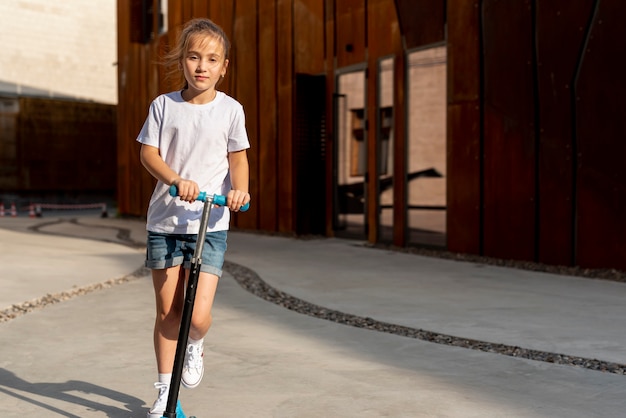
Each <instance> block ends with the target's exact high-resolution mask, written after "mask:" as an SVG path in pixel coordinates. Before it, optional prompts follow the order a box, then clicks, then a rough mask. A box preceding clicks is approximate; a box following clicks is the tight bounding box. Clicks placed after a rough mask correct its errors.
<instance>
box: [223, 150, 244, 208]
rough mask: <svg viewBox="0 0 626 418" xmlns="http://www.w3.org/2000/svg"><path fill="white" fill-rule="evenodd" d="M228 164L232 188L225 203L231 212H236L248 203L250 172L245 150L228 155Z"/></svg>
mask: <svg viewBox="0 0 626 418" xmlns="http://www.w3.org/2000/svg"><path fill="white" fill-rule="evenodd" d="M228 164H229V165H230V181H231V183H232V187H233V188H232V190H231V191H230V192H228V196H227V199H226V203H227V204H228V207H229V208H230V209H231V210H234V211H238V210H239V208H241V207H242V206H243V205H245V204H246V203H248V202H249V201H250V194H249V193H248V187H249V180H250V170H249V166H248V154H247V152H246V150H242V151H236V152H230V153H228Z"/></svg>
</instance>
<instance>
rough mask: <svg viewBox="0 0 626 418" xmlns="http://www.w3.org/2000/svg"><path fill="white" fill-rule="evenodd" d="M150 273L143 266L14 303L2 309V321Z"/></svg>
mask: <svg viewBox="0 0 626 418" xmlns="http://www.w3.org/2000/svg"><path fill="white" fill-rule="evenodd" d="M149 274H150V270H148V269H147V268H145V267H141V268H139V269H137V270H135V271H134V272H132V273H131V274H128V275H126V276H124V277H120V278H117V279H110V280H106V281H104V282H102V283H94V284H92V285H89V286H83V287H78V288H75V289H72V290H68V291H65V292H60V293H54V294H50V293H48V294H47V295H45V296H43V297H40V298H37V299H33V300H29V301H27V302H23V303H20V304H16V305H12V306H11V307H9V308H7V309H4V310H2V311H0V323H2V322H8V321H10V320H12V319H15V318H17V317H19V316H22V315H26V314H27V313H29V312H32V311H34V310H38V309H43V308H45V307H48V306H50V305H54V304H57V303H61V302H65V301H67V300H70V299H74V298H76V297H78V296H83V295H86V294H88V293H92V292H95V291H98V290H103V289H109V288H111V287H113V286H118V285H120V284H124V283H128V282H130V281H133V280H136V279H138V278H140V277H145V276H147V275H149Z"/></svg>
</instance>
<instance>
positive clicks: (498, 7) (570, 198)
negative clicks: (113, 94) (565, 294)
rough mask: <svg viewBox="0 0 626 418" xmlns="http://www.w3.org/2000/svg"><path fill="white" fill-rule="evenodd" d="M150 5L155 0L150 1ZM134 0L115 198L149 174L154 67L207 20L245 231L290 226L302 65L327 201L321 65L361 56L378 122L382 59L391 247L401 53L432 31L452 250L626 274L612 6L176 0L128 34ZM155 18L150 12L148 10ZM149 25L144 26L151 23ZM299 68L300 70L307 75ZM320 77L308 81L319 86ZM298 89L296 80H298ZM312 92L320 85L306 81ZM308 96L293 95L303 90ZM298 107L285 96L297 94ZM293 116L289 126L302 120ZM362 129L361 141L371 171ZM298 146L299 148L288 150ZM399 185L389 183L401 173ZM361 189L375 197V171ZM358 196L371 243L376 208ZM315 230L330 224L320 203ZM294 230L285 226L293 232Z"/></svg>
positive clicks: (147, 181)
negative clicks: (144, 139)
mask: <svg viewBox="0 0 626 418" xmlns="http://www.w3.org/2000/svg"><path fill="white" fill-rule="evenodd" d="M154 3H155V5H156V3H157V1H156V0H154ZM130 5H131V0H118V14H119V37H118V42H119V76H120V83H119V86H120V87H119V88H120V92H119V97H120V104H119V112H118V115H119V121H118V122H119V125H118V126H119V128H118V141H119V142H118V170H119V171H118V174H119V176H118V178H119V182H118V202H119V207H120V210H121V212H122V213H126V214H133V215H139V216H141V215H143V214H144V213H145V209H146V206H147V201H148V197H149V195H150V193H151V190H152V187H153V179H151V177H150V176H149V175H148V174H147V173H146V172H145V170H144V169H143V168H142V167H141V166H140V164H139V159H138V150H139V147H138V145H137V144H136V143H135V137H136V135H137V133H138V132H139V129H140V128H141V124H142V122H143V120H144V118H145V115H146V113H147V109H148V105H149V102H150V100H151V99H152V98H154V97H155V96H156V95H157V94H159V93H161V92H165V91H169V90H171V89H172V88H173V85H172V84H171V83H170V82H169V81H167V80H166V79H165V78H164V75H163V69H160V68H159V66H158V65H155V62H156V61H158V57H159V55H160V53H162V52H163V51H164V50H165V49H166V48H167V47H168V45H169V44H170V43H171V42H173V41H174V39H175V38H176V36H177V35H178V28H179V27H180V25H181V24H182V23H184V22H185V21H187V20H188V19H189V18H191V17H198V16H208V17H210V18H212V19H213V20H215V21H216V22H217V23H219V24H220V25H221V26H222V27H224V29H225V30H226V33H227V34H228V35H229V37H230V38H231V40H232V42H233V50H232V51H231V63H230V66H229V71H228V75H227V76H226V80H225V81H224V83H223V84H222V85H221V86H220V88H221V89H223V90H225V91H226V92H227V93H228V94H231V95H233V96H234V97H235V98H236V99H238V100H239V101H241V102H242V103H243V105H244V107H245V110H246V116H247V122H248V123H247V125H248V130H249V133H250V139H251V141H252V149H251V150H250V152H249V158H250V167H251V192H252V195H253V197H254V198H255V200H256V204H253V209H252V210H251V211H250V212H249V213H247V214H246V215H245V216H238V217H237V218H236V224H237V226H240V227H243V228H247V229H259V230H264V231H276V232H281V233H295V232H296V230H297V229H299V228H300V227H301V226H302V225H303V222H306V221H305V220H306V219H310V218H309V216H310V215H311V214H310V213H309V214H307V215H306V216H304V217H302V215H301V208H302V205H298V199H299V197H298V196H301V194H298V192H297V187H298V183H300V184H302V181H303V180H302V179H303V178H304V177H303V173H301V172H298V169H299V168H298V166H299V164H297V163H296V159H295V157H297V156H299V155H300V154H299V153H300V152H301V150H302V148H301V145H298V141H297V140H296V138H295V137H296V136H297V135H300V134H299V132H300V128H301V126H302V124H301V122H296V116H297V115H302V113H298V106H302V94H303V93H302V92H306V91H307V90H306V89H301V88H300V89H298V88H297V87H296V86H297V83H296V80H297V79H298V77H299V75H300V74H308V75H312V76H317V75H325V78H326V82H325V98H326V100H325V103H324V106H325V109H326V110H325V118H324V117H319V116H320V115H317V116H316V117H318V119H319V120H324V122H323V123H324V124H325V126H324V133H323V135H325V138H326V142H325V145H324V147H323V152H324V153H325V155H326V156H327V157H326V176H320V177H324V178H321V179H320V181H321V182H324V184H325V188H324V189H325V191H326V194H325V200H326V202H331V201H332V198H333V195H332V190H333V184H332V160H331V157H330V156H332V155H333V147H335V146H336V144H335V138H333V126H334V123H335V121H333V111H332V109H333V93H334V92H335V85H334V84H335V76H336V70H337V69H339V68H349V67H351V66H355V65H365V66H366V68H367V73H368V81H367V83H368V84H367V90H368V95H367V107H368V112H370V113H371V114H369V115H368V116H369V119H370V120H372V121H373V120H375V113H373V112H374V109H375V104H376V98H375V94H376V90H377V88H378V85H377V83H378V81H377V80H378V76H377V71H378V65H377V63H378V60H379V58H382V57H389V56H393V57H394V108H395V111H394V122H395V129H394V135H395V136H394V150H393V152H394V158H395V161H394V177H395V178H396V181H394V185H393V187H394V196H395V198H396V202H397V204H396V206H394V212H393V213H394V215H393V218H394V243H395V244H396V245H406V229H407V220H406V196H407V193H406V161H405V160H404V156H405V155H406V150H407V148H406V135H407V133H406V120H407V112H409V111H410V110H409V109H408V108H407V102H406V98H405V90H406V84H407V82H406V77H407V75H406V54H407V51H408V50H414V49H419V48H423V47H428V46H429V45H433V44H438V43H439V44H441V43H442V42H445V44H446V46H447V57H448V58H447V59H448V64H447V65H448V88H447V92H448V93H447V94H448V97H447V98H448V110H447V119H448V121H447V137H448V138H447V153H448V158H447V244H448V249H449V250H450V251H454V252H464V253H474V254H482V255H487V256H493V257H500V258H512V259H520V260H529V261H539V262H545V263H550V264H569V265H581V266H585V267H615V268H626V257H624V252H625V251H626V238H624V237H626V220H624V217H623V216H622V214H623V213H624V212H626V198H625V196H626V194H625V193H624V191H626V190H625V189H626V172H625V170H626V165H624V164H622V163H621V159H622V156H623V155H624V154H625V153H624V151H626V150H624V148H625V147H626V142H624V141H623V140H622V139H623V138H624V134H625V133H626V132H625V128H624V118H623V117H622V115H623V114H624V110H625V109H624V104H623V102H622V101H621V98H622V97H624V95H625V94H624V93H626V92H625V91H624V89H626V87H625V86H626V83H623V82H622V79H623V74H624V73H626V71H624V70H626V68H625V66H624V58H623V54H621V53H620V52H621V51H622V49H623V48H622V47H621V43H620V42H621V40H622V39H624V35H625V33H624V32H625V31H626V29H625V26H624V25H622V24H621V22H620V16H624V13H625V12H626V6H625V5H626V3H623V2H620V1H619V0H581V1H579V2H571V1H570V2H568V1H565V0H554V1H548V0H513V1H504V0H469V1H464V0H447V1H443V0H415V1H409V0H395V1H393V0H345V1H343V0H342V1H336V0H240V1H236V2H233V1H220V0H195V1H192V0H183V1H169V2H168V9H169V10H168V13H169V14H168V18H167V22H168V25H167V26H168V32H167V33H166V34H163V35H154V36H152V37H151V39H150V40H149V41H148V42H147V43H137V42H130V34H131V26H132V25H133V22H134V20H133V19H135V18H134V17H133V16H132V13H131V12H130ZM153 18H155V19H156V16H153ZM155 27H156V25H155ZM305 79H306V78H300V80H305ZM321 85H322V84H321V83H320V86H321ZM300 87H302V86H300ZM320 88H321V87H320ZM305 94H306V93H305ZM299 103H300V104H299ZM309 122H310V121H304V122H302V123H305V124H306V123H309ZM375 131H376V129H370V133H371V134H370V135H369V136H368V138H367V144H368V150H369V155H368V167H369V170H371V171H372V172H373V173H375V172H376V170H377V165H376V156H375V155H373V154H375V153H376V152H377V144H376V137H375V136H374V132H375ZM300 158H301V156H300ZM403 179H404V181H403ZM367 187H368V194H369V195H372V196H373V195H376V187H377V185H376V184H375V182H372V183H370V184H368V186H367ZM366 204H367V205H368V206H367V208H368V223H369V224H370V226H371V227H370V229H369V231H368V232H369V236H368V238H369V240H370V241H372V242H375V241H376V240H377V239H378V231H377V227H376V222H377V219H376V216H375V214H376V212H377V202H376V201H375V199H370V200H368V202H366ZM319 215H320V216H324V217H325V221H326V228H325V233H326V234H327V235H332V234H333V230H332V224H331V218H332V207H331V205H330V203H328V204H327V205H326V211H325V212H324V213H320V214H319ZM299 225H300V226H299Z"/></svg>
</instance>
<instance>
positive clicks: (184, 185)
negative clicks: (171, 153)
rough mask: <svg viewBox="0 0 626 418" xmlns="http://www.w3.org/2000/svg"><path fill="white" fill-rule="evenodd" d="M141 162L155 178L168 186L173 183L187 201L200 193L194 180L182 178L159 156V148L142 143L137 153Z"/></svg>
mask: <svg viewBox="0 0 626 418" xmlns="http://www.w3.org/2000/svg"><path fill="white" fill-rule="evenodd" d="M139 157H140V160H141V164H143V166H144V167H145V168H146V170H148V172H149V173H150V174H152V176H153V177H154V178H156V179H157V180H160V181H161V182H163V183H165V184H167V185H168V186H170V185H172V184H175V185H176V187H178V194H179V195H180V198H181V199H182V200H184V201H187V202H193V201H194V200H195V199H196V198H197V197H198V194H199V193H200V188H199V187H198V184H197V183H196V182H195V181H192V180H187V179H183V178H182V177H180V176H179V175H178V173H176V172H175V171H174V170H172V169H171V168H170V167H169V166H168V165H167V164H166V163H165V161H163V158H161V154H160V153H159V149H158V148H157V147H153V146H151V145H142V146H141V151H140V153H139Z"/></svg>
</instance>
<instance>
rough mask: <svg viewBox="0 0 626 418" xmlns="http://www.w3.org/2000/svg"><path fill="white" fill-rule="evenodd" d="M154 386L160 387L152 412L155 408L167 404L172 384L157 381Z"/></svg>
mask: <svg viewBox="0 0 626 418" xmlns="http://www.w3.org/2000/svg"><path fill="white" fill-rule="evenodd" d="M154 387H155V388H156V389H159V397H158V398H157V400H156V402H154V405H153V408H152V410H151V412H154V411H155V410H158V409H161V408H162V407H164V406H165V403H166V402H167V394H168V392H169V387H170V385H168V384H167V383H161V382H156V383H155V384H154Z"/></svg>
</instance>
